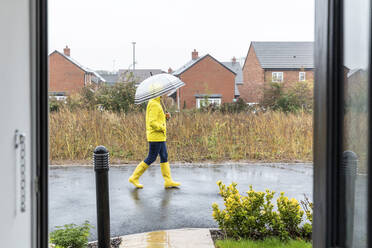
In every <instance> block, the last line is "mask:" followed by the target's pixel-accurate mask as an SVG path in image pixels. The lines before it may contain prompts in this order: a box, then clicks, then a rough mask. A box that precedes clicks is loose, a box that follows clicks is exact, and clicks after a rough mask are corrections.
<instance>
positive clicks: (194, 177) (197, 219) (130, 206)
mask: <svg viewBox="0 0 372 248" xmlns="http://www.w3.org/2000/svg"><path fill="white" fill-rule="evenodd" d="M134 168H135V166H119V167H118V166H116V167H111V168H110V172H109V177H110V208H111V213H110V214H111V235H112V236H120V235H126V234H134V233H140V232H148V231H154V230H164V229H178V228H209V227H217V225H216V223H215V221H214V220H213V218H212V207H211V205H212V203H213V202H217V203H218V204H219V205H220V206H222V207H223V202H222V199H221V197H220V196H219V195H218V187H217V185H216V182H217V181H218V180H222V182H223V183H225V184H230V183H231V182H233V181H234V182H237V183H238V189H239V190H240V192H241V193H243V194H244V192H245V191H247V190H248V189H249V185H253V189H254V190H259V191H263V190H265V189H270V190H274V191H276V192H277V195H278V194H279V192H281V191H284V192H285V193H286V195H287V196H289V197H294V198H297V199H298V200H302V199H303V198H304V194H306V195H307V196H308V197H309V198H310V199H312V191H313V169H312V165H311V164H257V163H254V164H248V163H245V164H239V163H238V164H236V163H227V164H221V165H208V164H203V165H198V164H186V165H174V166H172V176H173V178H174V180H176V181H180V182H181V183H182V185H181V188H179V189H168V190H165V189H164V188H163V178H162V175H161V171H160V167H159V165H152V166H151V167H150V168H149V169H148V170H147V171H146V172H145V174H144V175H143V176H142V177H141V180H140V181H141V183H142V184H144V188H143V189H140V190H137V189H134V188H133V186H132V185H130V184H129V183H128V181H127V179H128V177H129V176H130V175H131V173H132V171H133V170H134ZM95 201H96V198H95V174H94V170H93V168H92V167H87V166H67V167H65V166H62V167H51V169H50V179H49V209H50V210H49V229H50V231H51V230H53V229H54V227H55V226H58V225H63V224H68V223H75V224H80V223H82V222H84V221H85V220H88V221H89V222H90V223H91V224H93V225H96V202H95ZM94 239H96V230H93V231H92V236H91V237H90V240H94Z"/></svg>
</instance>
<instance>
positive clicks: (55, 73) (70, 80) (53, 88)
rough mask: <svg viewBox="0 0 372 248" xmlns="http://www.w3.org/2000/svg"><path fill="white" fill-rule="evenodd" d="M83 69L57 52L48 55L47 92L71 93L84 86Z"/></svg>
mask: <svg viewBox="0 0 372 248" xmlns="http://www.w3.org/2000/svg"><path fill="white" fill-rule="evenodd" d="M84 74H85V73H84V71H83V70H81V69H80V68H79V67H77V66H76V65H74V64H73V63H71V62H70V61H68V60H67V59H66V58H64V57H63V56H62V55H60V54H58V53H56V52H55V53H52V54H51V55H49V92H66V94H71V93H73V92H77V91H79V90H80V89H81V88H83V87H84Z"/></svg>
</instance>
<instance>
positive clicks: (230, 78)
mask: <svg viewBox="0 0 372 248" xmlns="http://www.w3.org/2000/svg"><path fill="white" fill-rule="evenodd" d="M172 74H173V75H174V76H177V77H179V78H180V79H181V80H182V81H183V82H185V84H186V85H185V86H183V87H182V88H180V89H179V90H178V91H177V102H178V107H179V108H195V107H197V108H199V107H200V106H201V105H202V104H203V103H204V102H205V101H206V98H208V103H215V104H217V105H219V104H222V103H225V102H232V101H233V100H234V98H235V76H236V74H237V73H236V72H235V71H234V70H233V69H232V68H230V67H228V66H226V65H224V64H223V63H221V62H219V61H218V60H217V59H215V58H213V57H212V56H211V55H209V54H206V55H204V56H202V57H199V55H198V52H197V51H196V50H195V49H194V51H193V52H192V54H191V60H190V61H189V62H187V63H186V64H185V65H183V66H182V67H181V68H179V69H178V70H176V71H174V72H173V73H172Z"/></svg>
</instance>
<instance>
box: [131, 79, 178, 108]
mask: <svg viewBox="0 0 372 248" xmlns="http://www.w3.org/2000/svg"><path fill="white" fill-rule="evenodd" d="M184 85H185V83H184V82H182V81H181V80H180V79H179V78H178V77H175V76H172V75H170V74H167V73H162V74H157V75H154V76H151V77H149V78H147V79H145V80H144V81H143V82H142V83H140V84H139V85H138V87H137V91H136V95H135V97H134V103H135V104H141V103H143V102H146V101H148V100H150V99H153V98H156V97H158V96H162V95H164V94H169V93H174V92H175V91H176V90H177V89H178V88H180V87H182V86H184Z"/></svg>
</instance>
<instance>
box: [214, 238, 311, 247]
mask: <svg viewBox="0 0 372 248" xmlns="http://www.w3.org/2000/svg"><path fill="white" fill-rule="evenodd" d="M216 247H218V248H282V247H283V248H311V247H312V244H311V243H309V242H305V241H295V240H291V241H289V242H288V243H283V242H281V241H280V240H278V239H265V240H264V241H251V240H241V241H235V240H218V241H217V242H216Z"/></svg>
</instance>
